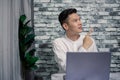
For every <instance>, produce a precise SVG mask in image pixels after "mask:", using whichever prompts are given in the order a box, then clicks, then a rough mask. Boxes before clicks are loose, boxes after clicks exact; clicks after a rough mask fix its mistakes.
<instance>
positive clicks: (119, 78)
mask: <svg viewBox="0 0 120 80" xmlns="http://www.w3.org/2000/svg"><path fill="white" fill-rule="evenodd" d="M64 76H65V73H55V74H52V76H51V80H64ZM110 80H120V73H110Z"/></svg>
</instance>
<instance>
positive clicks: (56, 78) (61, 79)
mask: <svg viewBox="0 0 120 80" xmlns="http://www.w3.org/2000/svg"><path fill="white" fill-rule="evenodd" d="M51 80H65V73H55V74H52V75H51Z"/></svg>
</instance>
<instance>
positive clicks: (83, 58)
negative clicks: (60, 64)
mask: <svg viewBox="0 0 120 80" xmlns="http://www.w3.org/2000/svg"><path fill="white" fill-rule="evenodd" d="M110 63H111V54H110V52H89V53H88V52H87V53H85V52H68V53H67V65H66V80H109V74H110Z"/></svg>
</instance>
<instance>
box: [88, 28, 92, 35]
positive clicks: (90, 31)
mask: <svg viewBox="0 0 120 80" xmlns="http://www.w3.org/2000/svg"><path fill="white" fill-rule="evenodd" d="M92 32H93V28H92V27H90V30H89V32H88V33H87V36H89V35H90V34H91V33H92Z"/></svg>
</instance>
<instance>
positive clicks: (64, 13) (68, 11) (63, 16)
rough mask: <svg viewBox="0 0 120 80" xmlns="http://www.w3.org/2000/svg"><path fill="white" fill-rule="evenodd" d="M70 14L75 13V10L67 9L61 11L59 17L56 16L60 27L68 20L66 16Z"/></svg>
mask: <svg viewBox="0 0 120 80" xmlns="http://www.w3.org/2000/svg"><path fill="white" fill-rule="evenodd" d="M72 13H77V10H76V9H75V8H69V9H65V10H63V11H62V12H61V13H60V14H59V16H58V19H59V22H60V24H61V26H62V24H63V23H64V22H65V21H66V19H67V18H68V16H69V15H70V14H72Z"/></svg>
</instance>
